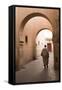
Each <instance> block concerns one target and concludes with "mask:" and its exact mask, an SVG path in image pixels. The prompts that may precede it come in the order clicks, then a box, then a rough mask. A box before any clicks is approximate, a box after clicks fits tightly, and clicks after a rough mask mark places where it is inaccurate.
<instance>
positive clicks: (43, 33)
mask: <svg viewBox="0 0 62 90" xmlns="http://www.w3.org/2000/svg"><path fill="white" fill-rule="evenodd" d="M52 38H53V33H52V32H51V31H50V30H48V29H43V30H40V32H39V33H37V35H36V40H35V41H36V59H37V60H39V59H40V60H41V61H42V62H43V60H42V56H41V52H42V49H43V48H44V45H46V46H47V50H48V52H49V65H50V66H52V67H54V50H53V41H52Z"/></svg>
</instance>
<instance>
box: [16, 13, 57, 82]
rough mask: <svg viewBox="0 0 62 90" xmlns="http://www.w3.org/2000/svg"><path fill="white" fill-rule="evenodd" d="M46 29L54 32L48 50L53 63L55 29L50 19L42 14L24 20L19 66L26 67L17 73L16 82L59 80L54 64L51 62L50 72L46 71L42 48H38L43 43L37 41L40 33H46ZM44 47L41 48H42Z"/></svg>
mask: <svg viewBox="0 0 62 90" xmlns="http://www.w3.org/2000/svg"><path fill="white" fill-rule="evenodd" d="M45 29H48V30H50V31H49V32H52V36H51V39H52V40H51V41H50V43H51V44H50V43H48V48H49V50H50V56H52V60H51V57H50V61H52V62H53V60H54V58H53V47H54V42H53V38H54V37H53V27H52V24H51V22H50V20H49V18H48V17H47V16H45V15H43V14H41V13H40V14H39V13H34V14H32V13H31V14H29V15H27V16H26V17H25V18H24V19H23V21H22V23H21V25H20V29H19V32H18V47H17V52H18V53H17V54H18V59H17V62H18V63H17V64H18V66H24V68H19V71H18V72H16V77H17V78H16V81H17V82H18V83H19V82H36V81H37V82H38V81H53V80H58V74H57V73H56V72H55V70H54V66H53V64H54V63H52V62H50V64H49V68H48V70H46V71H45V70H44V68H43V63H42V57H41V56H40V52H41V51H40V50H41V49H40V46H39V48H38V47H37V46H38V45H39V44H40V43H41V44H42V43H43V42H41V41H42V40H40V39H39V40H40V42H39V41H36V39H37V38H38V35H39V34H40V32H42V31H46V30H45ZM49 34H50V33H49ZM48 36H49V35H48ZM42 37H44V36H42ZM46 39H47V41H48V40H50V38H46ZM37 40H38V39H37ZM48 42H49V41H48ZM43 45H44V44H43ZM43 45H42V46H41V47H42V48H43ZM50 45H52V49H51V48H50ZM39 49H40V50H39ZM51 50H52V53H51ZM38 55H39V58H38Z"/></svg>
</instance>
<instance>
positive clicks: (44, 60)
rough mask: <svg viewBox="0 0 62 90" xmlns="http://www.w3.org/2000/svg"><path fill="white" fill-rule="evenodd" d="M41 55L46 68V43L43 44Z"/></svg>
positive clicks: (47, 59) (47, 54) (47, 56)
mask: <svg viewBox="0 0 62 90" xmlns="http://www.w3.org/2000/svg"><path fill="white" fill-rule="evenodd" d="M41 56H42V58H43V64H44V68H48V61H49V52H48V50H47V48H46V45H44V48H43V49H42V52H41Z"/></svg>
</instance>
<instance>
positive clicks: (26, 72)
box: [16, 53, 59, 83]
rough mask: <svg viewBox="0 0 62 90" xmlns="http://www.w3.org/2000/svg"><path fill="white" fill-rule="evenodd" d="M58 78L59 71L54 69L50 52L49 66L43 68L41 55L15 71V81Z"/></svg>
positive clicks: (52, 79)
mask: <svg viewBox="0 0 62 90" xmlns="http://www.w3.org/2000/svg"><path fill="white" fill-rule="evenodd" d="M57 80H59V71H55V70H54V60H53V55H52V53H51V54H50V57H49V67H48V69H44V67H43V60H42V57H41V56H40V57H38V58H37V59H36V60H33V61H31V62H30V63H28V64H26V65H25V66H24V68H22V69H20V71H16V82H17V83H26V82H43V81H57Z"/></svg>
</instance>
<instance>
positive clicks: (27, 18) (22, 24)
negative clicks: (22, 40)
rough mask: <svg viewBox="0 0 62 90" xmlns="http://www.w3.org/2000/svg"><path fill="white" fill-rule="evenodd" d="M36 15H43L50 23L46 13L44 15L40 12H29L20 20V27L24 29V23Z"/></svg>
mask: <svg viewBox="0 0 62 90" xmlns="http://www.w3.org/2000/svg"><path fill="white" fill-rule="evenodd" d="M36 16H41V17H44V18H45V19H47V20H48V21H49V22H50V24H51V25H52V23H51V21H50V19H49V18H48V17H47V16H46V15H44V14H42V13H31V14H29V15H27V16H26V17H25V18H24V19H23V21H22V23H21V28H22V29H24V26H25V24H26V23H27V22H28V21H29V20H30V19H31V18H33V17H36Z"/></svg>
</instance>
